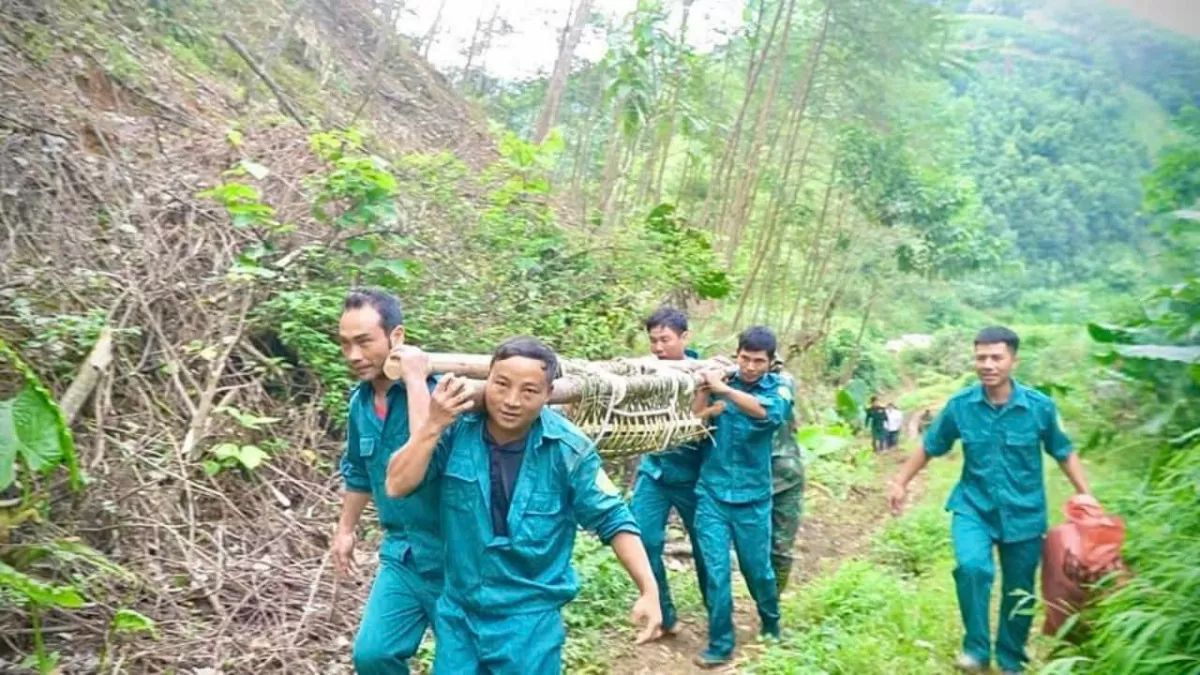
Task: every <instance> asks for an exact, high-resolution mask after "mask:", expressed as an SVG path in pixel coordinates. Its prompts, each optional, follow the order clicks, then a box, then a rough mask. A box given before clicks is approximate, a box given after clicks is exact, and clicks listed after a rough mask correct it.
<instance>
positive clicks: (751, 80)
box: [702, 2, 784, 234]
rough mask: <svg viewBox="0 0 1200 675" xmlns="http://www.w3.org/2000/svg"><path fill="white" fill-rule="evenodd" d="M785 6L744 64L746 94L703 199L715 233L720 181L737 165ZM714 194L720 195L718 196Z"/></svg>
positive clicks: (720, 227) (718, 225) (706, 217)
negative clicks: (748, 117)
mask: <svg viewBox="0 0 1200 675" xmlns="http://www.w3.org/2000/svg"><path fill="white" fill-rule="evenodd" d="M766 5H767V3H765V2H764V3H762V4H761V5H760V6H759V12H758V20H757V21H755V24H754V29H755V36H756V39H757V36H758V35H759V34H761V33H762V20H763V16H764V14H765V13H766ZM783 12H784V7H783V5H782V4H780V5H779V9H778V10H776V12H775V19H774V20H773V21H772V23H771V29H770V32H769V33H768V34H767V39H766V42H765V44H763V47H762V51H761V52H759V53H757V54H756V53H754V52H753V51H752V52H751V53H750V59H749V61H748V63H747V73H746V93H745V94H744V95H743V96H742V105H741V106H740V107H739V108H738V114H737V119H736V120H735V121H734V124H733V132H732V133H731V134H730V137H729V139H728V141H727V142H726V144H725V151H724V152H722V153H721V160H720V161H719V162H718V163H717V164H715V165H713V178H712V181H711V182H710V185H709V190H708V196H707V197H706V198H705V200H704V215H703V217H702V220H703V222H704V223H705V225H707V226H708V227H709V229H710V230H712V231H713V232H716V233H718V234H719V233H722V232H723V230H724V223H723V222H722V219H723V218H724V215H725V214H724V205H725V202H724V199H723V196H724V194H725V192H727V188H728V186H727V185H725V186H722V182H723V181H724V182H728V177H729V176H731V175H732V173H733V165H734V164H735V163H736V157H737V150H738V145H740V143H741V135H742V125H743V124H744V123H745V120H746V113H747V111H749V109H750V102H751V101H752V100H753V99H754V91H755V90H756V89H757V87H758V77H759V75H760V74H761V72H762V68H763V66H764V65H765V64H766V62H767V55H768V54H769V53H770V51H771V43H772V42H773V41H774V39H775V31H776V30H777V29H778V27H779V21H780V20H781V19H782V18H783ZM717 195H721V196H720V197H718V196H717ZM716 199H721V200H722V212H721V213H720V215H717V216H716V217H714V216H713V210H714V206H715V205H714V200H716Z"/></svg>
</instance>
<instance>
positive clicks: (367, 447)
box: [358, 438, 376, 457]
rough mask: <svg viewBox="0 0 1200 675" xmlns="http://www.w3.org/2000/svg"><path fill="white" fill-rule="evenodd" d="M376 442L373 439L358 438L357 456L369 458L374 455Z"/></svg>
mask: <svg viewBox="0 0 1200 675" xmlns="http://www.w3.org/2000/svg"><path fill="white" fill-rule="evenodd" d="M375 445H376V441H375V439H374V438H359V439H358V456H359V457H371V456H372V455H374V454H375Z"/></svg>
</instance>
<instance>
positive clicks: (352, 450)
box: [339, 408, 371, 492]
mask: <svg viewBox="0 0 1200 675" xmlns="http://www.w3.org/2000/svg"><path fill="white" fill-rule="evenodd" d="M359 441H360V439H359V437H358V425H357V424H355V423H354V410H353V408H351V411H350V415H349V423H348V424H347V425H346V447H345V450H344V451H343V452H342V461H341V464H340V465H339V470H340V471H341V474H342V485H343V486H344V487H345V489H346V492H370V491H371V479H370V478H369V477H368V476H367V467H366V465H365V464H364V463H363V459H362V453H361V452H359Z"/></svg>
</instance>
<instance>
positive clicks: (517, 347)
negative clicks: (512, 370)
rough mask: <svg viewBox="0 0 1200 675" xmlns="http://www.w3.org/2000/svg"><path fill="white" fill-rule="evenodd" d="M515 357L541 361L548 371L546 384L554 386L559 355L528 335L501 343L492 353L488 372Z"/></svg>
mask: <svg viewBox="0 0 1200 675" xmlns="http://www.w3.org/2000/svg"><path fill="white" fill-rule="evenodd" d="M515 356H523V357H525V358H527V359H536V360H538V361H541V362H542V366H543V367H544V368H545V370H546V384H553V383H554V378H556V377H558V355H556V354H555V353H554V350H553V349H551V348H550V347H548V346H547V345H546V343H545V342H542V341H541V340H539V339H537V338H535V337H529V336H526V335H521V336H518V337H511V338H508V339H507V340H505V341H504V342H501V343H500V346H498V347H496V351H494V352H492V361H491V363H489V364H488V370H491V368H492V366H494V365H496V363H497V362H499V361H503V360H505V359H511V358H513V357H515Z"/></svg>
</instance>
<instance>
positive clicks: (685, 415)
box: [389, 354, 732, 459]
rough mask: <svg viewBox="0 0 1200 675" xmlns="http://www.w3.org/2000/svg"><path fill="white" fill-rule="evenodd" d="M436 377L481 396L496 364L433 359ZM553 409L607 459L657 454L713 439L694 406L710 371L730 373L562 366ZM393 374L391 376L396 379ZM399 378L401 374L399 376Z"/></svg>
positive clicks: (624, 364) (568, 362)
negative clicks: (469, 384) (460, 381)
mask: <svg viewBox="0 0 1200 675" xmlns="http://www.w3.org/2000/svg"><path fill="white" fill-rule="evenodd" d="M429 359H430V367H431V370H432V371H433V372H435V373H455V374H456V375H462V376H465V377H468V378H471V379H473V380H476V382H475V383H473V386H474V387H475V388H476V389H478V390H481V389H482V387H483V383H482V382H481V381H479V380H483V379H484V378H486V377H487V371H488V364H489V361H490V358H489V357H487V356H483V355H477V354H430V355H429ZM559 366H560V373H559V377H558V378H557V379H555V381H554V388H553V392H552V394H551V397H550V403H551V404H555V405H559V406H561V408H560V410H561V412H563V414H565V415H566V416H567V417H568V418H569V419H570V420H571V421H572V422H574V423H575V425H576V426H578V427H579V428H580V430H582V431H583V432H584V433H585V434H587V436H588V437H589V438H591V439H592V440H593V441H594V442H595V443H596V448H597V451H598V452H599V453H600V455H601V456H603V457H604V458H605V459H618V458H622V457H629V456H632V455H638V454H642V453H646V452H655V451H658V450H663V449H666V448H670V447H674V446H677V445H680V444H682V443H687V442H690V441H696V440H699V439H702V438H706V437H708V436H709V429H708V427H707V425H706V424H705V422H704V420H702V419H700V418H698V417H696V416H695V415H694V414H693V413H692V400H693V398H694V396H695V392H696V386H697V385H698V384H699V371H700V370H702V369H705V368H720V369H722V370H729V369H730V368H732V364H731V363H730V362H729V361H727V360H724V359H713V360H709V361H660V360H657V359H653V358H630V359H614V360H610V361H583V360H575V359H562V360H560V361H559ZM391 374H392V373H389V375H391ZM397 374H398V373H397Z"/></svg>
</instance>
